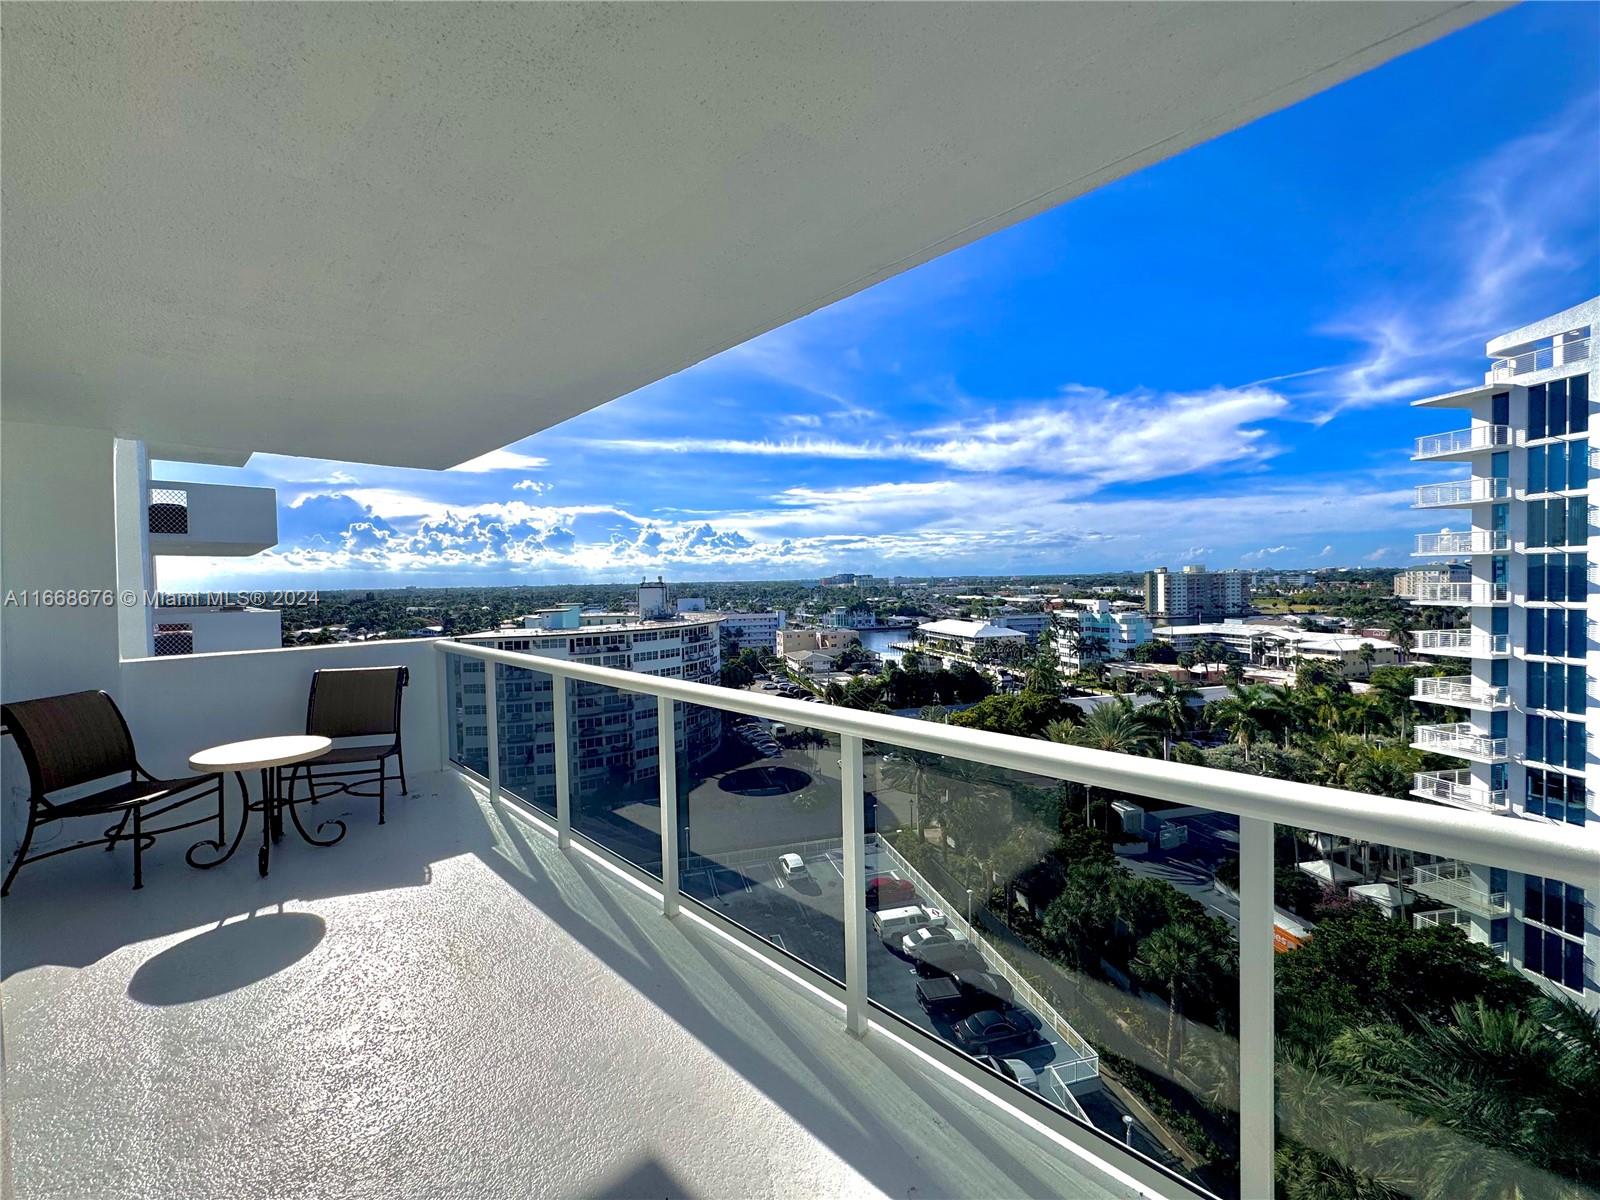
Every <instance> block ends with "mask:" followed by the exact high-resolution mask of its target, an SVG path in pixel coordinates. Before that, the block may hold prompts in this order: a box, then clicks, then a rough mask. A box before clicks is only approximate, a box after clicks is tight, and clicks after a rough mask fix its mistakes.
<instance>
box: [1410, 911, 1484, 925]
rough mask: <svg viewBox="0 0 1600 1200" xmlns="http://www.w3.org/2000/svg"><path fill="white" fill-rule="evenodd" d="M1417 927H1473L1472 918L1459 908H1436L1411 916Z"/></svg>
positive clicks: (1412, 922)
mask: <svg viewBox="0 0 1600 1200" xmlns="http://www.w3.org/2000/svg"><path fill="white" fill-rule="evenodd" d="M1411 924H1412V927H1413V928H1415V929H1471V928H1472V918H1471V917H1470V916H1469V915H1468V914H1466V913H1464V912H1462V911H1461V910H1460V909H1459V908H1436V909H1434V910H1433V911H1432V912H1419V913H1417V914H1416V915H1415V916H1413V917H1412V918H1411Z"/></svg>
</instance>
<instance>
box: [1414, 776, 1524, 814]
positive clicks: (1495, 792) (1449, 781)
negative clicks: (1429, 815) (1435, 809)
mask: <svg viewBox="0 0 1600 1200" xmlns="http://www.w3.org/2000/svg"><path fill="white" fill-rule="evenodd" d="M1411 794H1412V795H1413V796H1418V797H1421V798H1422V799H1424V800H1432V801H1433V802H1434V803H1436V804H1448V805H1450V806H1451V807H1453V808H1475V809H1481V810H1484V811H1489V810H1493V809H1503V808H1505V807H1506V802H1507V801H1506V789H1505V788H1493V789H1491V788H1487V787H1484V786H1482V785H1481V784H1478V783H1474V782H1473V780H1472V772H1471V771H1419V772H1417V773H1416V774H1415V775H1413V776H1412V777H1411Z"/></svg>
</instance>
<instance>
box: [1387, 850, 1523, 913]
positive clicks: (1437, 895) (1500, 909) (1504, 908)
mask: <svg viewBox="0 0 1600 1200" xmlns="http://www.w3.org/2000/svg"><path fill="white" fill-rule="evenodd" d="M1411 888H1412V890H1413V891H1417V892H1421V893H1422V894H1423V895H1424V896H1432V897H1433V898H1434V899H1435V900H1442V901H1444V902H1445V903H1446V904H1453V905H1456V906H1457V907H1459V908H1465V909H1466V910H1467V911H1469V912H1475V913H1477V914H1478V915H1479V916H1486V917H1492V916H1500V915H1502V914H1504V913H1505V912H1508V911H1509V907H1510V906H1509V905H1508V904H1507V903H1506V894H1505V893H1504V892H1491V891H1488V890H1486V889H1485V888H1482V887H1479V886H1478V881H1477V880H1476V879H1475V878H1473V875H1472V868H1470V867H1469V866H1467V865H1466V864H1465V863H1460V862H1442V863H1435V864H1434V865H1433V866H1428V867H1418V868H1417V869H1416V870H1415V871H1414V872H1413V873H1412V876H1411Z"/></svg>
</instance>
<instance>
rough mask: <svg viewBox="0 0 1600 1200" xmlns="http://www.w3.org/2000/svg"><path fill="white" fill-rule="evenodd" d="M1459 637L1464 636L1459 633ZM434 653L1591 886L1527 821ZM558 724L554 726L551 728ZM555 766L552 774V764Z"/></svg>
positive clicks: (1587, 858)
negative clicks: (1486, 863)
mask: <svg viewBox="0 0 1600 1200" xmlns="http://www.w3.org/2000/svg"><path fill="white" fill-rule="evenodd" d="M1423 632H1424V634H1426V633H1429V632H1434V633H1437V632H1456V631H1439V630H1431V631H1423ZM1463 632H1467V633H1468V635H1469V636H1470V631H1463ZM1419 636H1421V635H1419ZM1502 637H1503V635H1502ZM435 646H436V647H437V649H438V650H439V652H440V653H442V654H459V655H462V656H464V657H467V658H477V659H481V660H483V661H485V662H502V663H506V664H508V665H510V666H515V667H523V668H525V669H528V670H533V671H544V672H546V673H548V674H550V675H552V676H554V677H556V678H563V679H582V680H586V681H588V682H590V683H599V684H604V685H606V686H607V687H614V688H621V689H623V690H624V691H632V692H641V693H643V694H645V695H653V696H667V697H670V698H672V699H674V700H681V701H685V702H687V703H689V704H702V705H705V706H707V707H709V708H717V709H721V710H722V711H724V712H737V713H746V714H748V715H751V716H758V717H770V718H772V719H773V720H776V721H782V722H784V723H785V724H792V725H796V726H801V727H810V728H813V729H820V730H826V731H828V732H831V733H837V734H841V735H844V734H849V735H854V736H856V737H860V738H865V739H868V740H871V741H876V742H885V743H888V744H890V745H895V746H904V747H906V748H908V749H913V750H926V751H928V752H929V753H932V754H947V755H949V756H950V757H952V758H958V759H966V760H969V761H972V762H981V763H987V764H988V765H990V766H995V767H1004V768H1009V769H1011V770H1015V771H1023V772H1027V773H1030V774H1034V775H1041V776H1045V777H1048V778H1051V779H1069V780H1073V781H1075V782H1078V783H1086V784H1090V785H1093V786H1095V787H1103V788H1107V789H1111V790H1115V791H1122V792H1128V793H1132V794H1135V795H1144V796H1149V797H1152V798H1153V799H1157V800H1168V801H1171V802H1172V803H1175V804H1193V805H1198V806H1201V807H1205V808H1210V809H1213V810H1215V811H1217V812H1223V813H1231V814H1233V815H1235V816H1239V817H1250V818H1256V819H1259V820H1262V821H1275V822H1277V823H1279V824H1283V825H1291V826H1295V827H1297V828H1301V829H1314V830H1316V831H1318V832H1320V833H1330V834H1336V835H1338V836H1340V837H1350V838H1357V839H1360V840H1364V841H1370V842H1375V843H1379V844H1382V845H1390V846H1404V847H1406V848H1408V849H1411V850H1417V851H1421V852H1424V853H1428V854H1436V855H1441V856H1448V857H1452V858H1462V859H1466V860H1469V861H1483V862H1493V863H1495V864H1496V865H1497V866H1503V867H1505V868H1507V869H1509V870H1513V871H1521V872H1525V873H1527V874H1532V875H1549V876H1554V877H1557V878H1561V879H1565V880H1567V881H1568V882H1572V883H1577V884H1579V885H1580V886H1582V885H1583V884H1584V883H1587V884H1589V885H1590V886H1600V831H1595V830H1587V829H1586V830H1565V831H1563V832H1562V834H1561V835H1560V836H1557V835H1556V834H1554V833H1551V832H1549V831H1548V830H1546V829H1545V828H1544V827H1543V826H1540V825H1536V824H1534V823H1532V822H1517V823H1515V824H1512V823H1509V822H1506V821H1501V820H1497V819H1495V818H1492V817H1487V816H1485V817H1482V818H1475V817H1474V816H1473V814H1470V813H1452V814H1449V815H1446V814H1443V813H1440V812H1438V811H1437V810H1436V809H1432V808H1429V807H1427V806H1425V805H1420V804H1414V805H1413V804H1396V803H1395V802H1394V801H1393V800H1391V799H1388V798H1386V797H1382V796H1369V795H1363V794H1361V793H1358V792H1347V791H1341V790H1340V789H1338V788H1327V787H1318V786H1316V785H1314V784H1308V783H1295V782H1291V781H1288V780H1282V779H1269V778H1266V777H1264V776H1259V775H1247V774H1244V773H1243V772H1238V771H1222V770H1218V769H1216V768H1214V767H1196V766H1190V765H1188V764H1186V763H1176V762H1165V761H1162V760H1160V759H1150V758H1141V757H1138V756H1135V755H1131V754H1116V753H1113V752H1111V751H1107V750H1091V749H1087V748H1085V747H1081V746H1068V745H1065V744H1063V743H1060V742H1049V741H1044V740H1042V739H1038V738H1023V737H1014V736H1012V735H1010V734H1002V733H989V732H986V731H984V730H978V729H963V728H961V727H960V726H956V725H946V724H942V723H940V722H937V721H921V720H917V719H915V718H912V717H897V716H893V715H891V714H888V713H874V712H865V711H863V710H861V709H854V708H844V707H842V706H839V705H832V704H816V703H807V702H804V701H800V700H789V699H786V698H784V697H782V696H772V695H767V694H764V693H757V692H746V691H740V690H735V689H733V688H724V687H718V686H716V685H714V684H708V683H692V682H689V681H688V680H683V679H669V678H666V677H663V676H656V675H643V674H640V673H638V672H635V671H620V670H617V669H616V668H614V667H594V666H587V665H584V664H581V663H573V662H564V661H561V660H558V659H551V658H541V657H539V656H538V655H535V654H528V653H525V652H521V651H514V650H500V649H496V648H493V647H489V646H474V645H470V644H468V643H465V642H453V641H440V642H436V643H435ZM560 724H561V723H560V722H558V723H557V726H558V728H559V726H560ZM556 765H557V768H558V770H559V768H560V766H561V764H560V763H559V762H558V763H557V764H556Z"/></svg>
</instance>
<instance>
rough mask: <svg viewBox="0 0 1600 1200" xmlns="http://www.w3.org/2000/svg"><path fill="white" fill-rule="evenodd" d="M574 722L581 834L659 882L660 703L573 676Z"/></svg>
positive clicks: (575, 802) (575, 822) (574, 783)
mask: <svg viewBox="0 0 1600 1200" xmlns="http://www.w3.org/2000/svg"><path fill="white" fill-rule="evenodd" d="M567 717H568V720H569V722H570V729H571V735H570V736H571V742H570V751H569V763H570V765H569V768H568V770H569V775H570V779H571V788H572V828H573V830H574V831H575V832H577V833H581V834H583V835H584V836H585V837H587V838H591V839H592V840H594V841H595V842H596V843H598V844H599V845H601V846H603V847H604V848H605V849H607V850H609V851H611V853H613V854H615V855H617V856H619V857H620V858H624V859H627V860H628V861H629V862H631V863H633V864H634V866H636V867H640V868H642V869H643V870H645V871H647V872H649V873H650V874H652V875H655V876H657V877H658V878H659V877H660V874H661V784H660V776H659V767H660V760H659V757H658V755H659V747H658V746H657V744H656V698H655V697H654V696H646V695H642V694H640V693H637V692H625V691H619V690H618V689H617V688H613V687H606V686H604V685H603V684H598V683H585V682H583V681H582V680H578V679H569V680H568V681H567Z"/></svg>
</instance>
